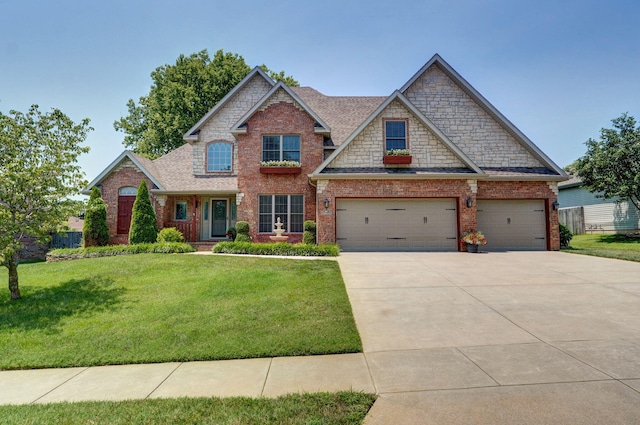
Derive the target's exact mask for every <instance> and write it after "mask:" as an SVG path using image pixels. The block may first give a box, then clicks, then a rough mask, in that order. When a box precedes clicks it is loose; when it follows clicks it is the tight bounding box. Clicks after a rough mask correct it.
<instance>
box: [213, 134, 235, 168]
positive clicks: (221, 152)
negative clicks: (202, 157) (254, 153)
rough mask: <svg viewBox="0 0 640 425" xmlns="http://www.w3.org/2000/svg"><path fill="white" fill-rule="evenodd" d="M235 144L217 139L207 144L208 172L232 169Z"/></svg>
mask: <svg viewBox="0 0 640 425" xmlns="http://www.w3.org/2000/svg"><path fill="white" fill-rule="evenodd" d="M232 164H233V146H232V144H231V143H229V142H226V141H215V142H211V143H209V144H208V145H207V172H210V173H211V172H220V171H222V172H224V171H232V170H231V168H232Z"/></svg>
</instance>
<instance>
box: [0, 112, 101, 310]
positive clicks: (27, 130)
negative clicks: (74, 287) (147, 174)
mask: <svg viewBox="0 0 640 425" xmlns="http://www.w3.org/2000/svg"><path fill="white" fill-rule="evenodd" d="M91 130H93V129H92V128H91V127H89V119H84V120H82V121H81V122H80V123H79V124H76V123H74V122H73V121H72V120H71V119H70V118H69V117H68V116H67V115H65V114H64V113H62V112H61V111H60V110H58V109H53V110H52V111H51V112H50V113H42V112H40V110H39V109H38V106H37V105H33V106H31V108H29V111H28V112H27V113H21V112H18V111H13V110H12V111H10V112H9V114H8V115H4V114H2V113H0V263H1V264H2V265H3V266H5V267H7V268H8V269H9V291H10V293H11V298H12V299H18V298H20V288H19V284H18V264H19V263H20V250H21V248H23V247H24V243H23V241H24V239H25V238H27V237H35V238H37V241H38V242H40V243H46V242H48V240H49V239H50V234H51V232H53V231H55V230H57V229H58V227H59V226H61V225H62V224H63V223H64V222H65V221H66V220H67V219H68V218H69V216H71V215H74V214H77V213H78V212H79V211H80V209H81V202H79V201H74V200H72V199H70V197H71V196H73V195H76V194H78V193H79V191H80V189H81V188H82V187H83V186H84V185H86V181H85V180H84V174H83V173H82V171H81V170H80V166H79V165H78V164H77V159H78V157H79V156H80V155H81V154H82V153H85V152H88V151H89V148H88V147H85V146H81V144H82V143H83V142H84V140H85V138H86V136H87V134H88V132H89V131H91Z"/></svg>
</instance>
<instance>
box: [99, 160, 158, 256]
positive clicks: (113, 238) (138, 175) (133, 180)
mask: <svg viewBox="0 0 640 425" xmlns="http://www.w3.org/2000/svg"><path fill="white" fill-rule="evenodd" d="M142 179H144V180H146V181H147V188H148V189H151V188H152V187H153V183H152V182H151V180H149V179H148V178H147V177H146V176H145V175H144V173H143V172H141V171H140V170H139V169H138V167H136V166H135V165H134V164H133V162H131V161H130V160H129V159H125V160H124V161H123V162H122V163H121V164H120V165H119V166H118V167H116V168H115V169H114V170H113V171H112V172H111V173H110V174H109V175H108V176H107V177H106V178H105V179H104V180H103V181H102V199H103V200H104V202H105V203H106V204H107V225H108V226H109V244H111V245H116V244H127V243H129V235H128V234H126V235H119V234H118V191H119V189H120V188H122V187H127V186H131V187H135V188H138V186H139V185H140V182H141V181H142ZM150 195H151V201H152V205H153V206H154V208H155V210H156V220H157V222H158V228H162V223H163V217H164V215H165V206H164V205H161V204H160V203H159V202H158V200H157V199H156V197H155V196H154V195H153V194H150Z"/></svg>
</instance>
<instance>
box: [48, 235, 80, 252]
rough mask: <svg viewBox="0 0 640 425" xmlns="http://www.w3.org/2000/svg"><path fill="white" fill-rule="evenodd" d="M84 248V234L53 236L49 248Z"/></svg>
mask: <svg viewBox="0 0 640 425" xmlns="http://www.w3.org/2000/svg"><path fill="white" fill-rule="evenodd" d="M81 246H82V232H62V233H54V234H53V235H52V236H51V243H49V248H51V249H54V248H80V247H81Z"/></svg>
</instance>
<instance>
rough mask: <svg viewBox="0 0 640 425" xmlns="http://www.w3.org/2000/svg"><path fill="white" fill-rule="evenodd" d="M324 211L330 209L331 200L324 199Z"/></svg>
mask: <svg viewBox="0 0 640 425" xmlns="http://www.w3.org/2000/svg"><path fill="white" fill-rule="evenodd" d="M324 209H325V210H328V209H329V198H324Z"/></svg>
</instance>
